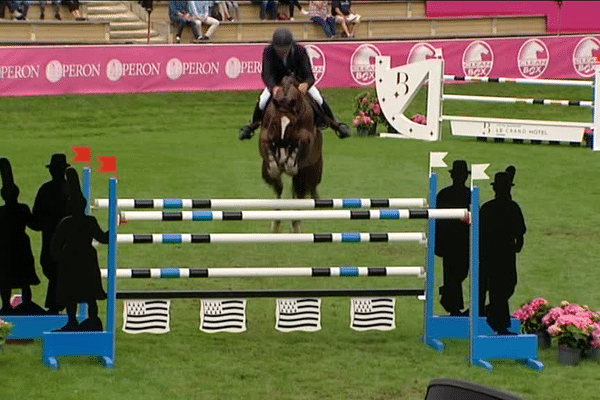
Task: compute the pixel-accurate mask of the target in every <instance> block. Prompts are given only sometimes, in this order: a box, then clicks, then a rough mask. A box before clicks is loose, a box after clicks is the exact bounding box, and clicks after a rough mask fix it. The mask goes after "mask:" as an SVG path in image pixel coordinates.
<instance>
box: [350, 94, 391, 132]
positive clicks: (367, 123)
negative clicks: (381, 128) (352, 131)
mask: <svg viewBox="0 0 600 400" xmlns="http://www.w3.org/2000/svg"><path fill="white" fill-rule="evenodd" d="M378 122H387V121H386V119H385V117H384V116H383V112H382V111H381V106H380V104H379V100H378V99H377V94H375V92H374V91H372V90H370V91H366V92H362V93H361V94H359V95H358V96H357V97H356V98H355V99H354V120H353V124H354V126H355V127H356V131H357V134H358V136H367V135H368V136H373V135H375V134H376V133H377V123H378Z"/></svg>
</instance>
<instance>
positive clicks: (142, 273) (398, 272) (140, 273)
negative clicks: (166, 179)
mask: <svg viewBox="0 0 600 400" xmlns="http://www.w3.org/2000/svg"><path fill="white" fill-rule="evenodd" d="M100 272H101V274H102V277H103V278H106V277H107V276H108V273H107V270H106V269H102V270H100ZM358 276H361V277H362V276H416V277H418V278H424V277H425V269H424V268H423V267H281V268H276V267H262V268H254V267H250V268H243V267H239V268H119V269H117V278H166V279H171V278H249V277H269V278H271V277H358Z"/></svg>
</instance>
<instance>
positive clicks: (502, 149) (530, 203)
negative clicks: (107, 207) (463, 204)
mask: <svg viewBox="0 0 600 400" xmlns="http://www.w3.org/2000/svg"><path fill="white" fill-rule="evenodd" d="M492 86H493V85H485V84H470V85H452V86H448V87H447V90H446V91H447V92H448V93H460V94H469V93H474V94H489V95H509V96H515V97H536V98H554V99H582V100H583V99H590V90H589V89H585V88H584V89H581V88H576V89H567V88H560V89H558V90H557V89H553V88H551V87H542V88H540V89H535V88H533V87H531V86H525V85H521V86H517V85H497V86H495V87H494V91H493V92H492V90H491V89H488V87H492ZM358 92H360V90H358V89H339V90H333V89H331V90H323V93H324V95H325V96H326V97H327V98H328V99H329V100H330V103H331V105H332V108H333V109H334V110H335V111H336V112H337V113H338V114H339V116H340V117H341V119H343V120H345V121H350V120H351V117H352V109H351V107H352V106H351V104H352V100H353V98H354V97H355V96H356V95H357V93H358ZM257 95H258V93H257V92H221V93H157V94H142V95H118V96H61V97H38V98H0V109H1V110H2V133H1V136H0V155H2V156H6V157H8V158H9V159H10V160H11V163H12V166H13V170H14V175H15V179H16V182H17V184H18V185H19V186H20V189H21V196H20V200H21V201H22V202H25V203H27V204H29V205H32V203H33V199H34V197H35V194H36V191H37V189H38V187H39V186H40V185H41V184H42V183H43V182H44V181H46V180H47V179H49V175H48V172H47V169H46V168H44V165H45V164H46V163H47V162H48V161H49V159H50V156H51V154H52V153H54V152H65V153H67V154H68V156H69V157H71V155H72V151H71V147H72V146H74V145H89V146H92V148H93V154H94V156H96V155H112V154H115V155H117V156H118V157H119V170H120V181H119V197H121V198H126V197H134V198H162V197H187V198H270V197H272V193H271V190H270V189H269V188H268V187H267V186H266V185H265V184H264V183H263V182H262V180H261V178H260V158H259V155H258V149H257V141H256V139H253V140H251V141H245V142H240V141H239V140H238V139H237V130H238V128H239V127H240V126H241V125H243V124H244V123H246V122H247V121H248V120H249V118H250V115H251V112H252V107H253V106H254V101H255V99H256V96H257ZM423 109H424V99H423V97H422V96H421V97H419V99H418V100H417V101H416V102H415V104H414V106H411V109H410V110H409V112H408V114H411V113H413V112H423ZM444 112H445V113H446V114H458V115H488V116H500V117H502V116H511V117H516V118H540V119H556V120H569V121H570V120H573V121H577V120H588V121H590V120H591V116H590V112H589V110H588V109H578V108H566V107H565V108H561V107H558V106H557V107H542V106H516V105H498V104H482V105H474V104H472V103H465V102H448V103H447V104H445V105H444ZM444 128H445V129H444V137H443V140H442V141H440V142H433V143H427V142H420V141H412V140H392V139H378V138H371V137H367V138H358V137H355V138H350V139H347V140H343V141H342V140H338V139H337V138H336V137H335V136H334V134H333V133H332V132H331V131H330V130H329V131H326V132H325V148H324V158H325V171H324V177H323V182H322V184H321V186H320V194H321V197H323V198H329V197H357V196H361V197H425V196H426V193H427V173H428V170H427V168H428V154H429V152H430V151H448V152H449V156H448V157H447V159H446V161H447V162H448V163H450V162H451V161H452V160H453V159H455V158H464V159H466V160H468V162H469V163H488V162H489V163H491V167H490V168H489V169H488V172H489V174H490V175H492V174H493V173H495V172H496V171H499V170H503V169H504V168H505V167H506V166H507V165H509V164H513V165H515V166H516V167H517V176H516V180H515V183H516V186H515V187H514V189H513V197H514V198H515V200H516V201H517V202H518V203H519V204H520V205H521V208H522V209H523V212H524V215H525V219H526V224H527V228H528V231H527V234H526V236H525V246H524V249H523V251H522V253H521V254H520V255H519V258H518V271H519V283H518V286H517V290H516V293H515V294H514V296H513V297H512V299H511V307H512V308H513V309H515V308H516V307H518V306H519V305H520V304H521V303H522V302H524V301H527V300H529V299H530V298H532V297H535V296H544V297H546V298H548V299H549V300H550V301H551V302H552V303H555V304H556V303H558V302H560V301H561V300H569V301H572V302H581V303H584V304H589V305H590V306H591V307H593V308H596V309H599V308H600V293H599V292H598V288H599V287H600V275H599V274H598V273H597V263H598V260H599V259H600V248H599V247H598V245H597V243H598V241H599V240H600V217H599V214H598V204H599V202H600V176H599V175H598V172H597V171H598V167H599V166H600V161H599V158H598V154H595V153H593V152H592V151H590V150H589V149H584V148H573V147H570V146H566V145H562V146H549V145H539V146H535V145H528V144H524V145H517V144H512V143H491V142H489V143H483V142H477V141H475V140H474V139H468V138H454V137H451V136H450V133H449V128H448V126H447V125H444ZM93 167H94V169H95V168H97V167H98V164H97V162H95V163H94V165H93ZM439 177H440V182H439V185H440V187H443V186H445V185H447V184H449V183H450V179H449V174H447V173H446V172H445V171H444V170H440V171H439ZM107 181H108V177H107V176H105V175H100V174H94V178H93V197H94V198H99V197H107ZM286 184H288V186H287V187H286V189H285V190H286V191H285V195H286V196H287V197H289V182H287V181H286ZM480 185H481V197H482V201H486V200H488V199H490V198H491V197H492V194H493V193H492V191H491V188H490V186H489V183H487V182H482V183H481V184H480ZM97 216H98V218H99V221H100V222H101V224H102V225H103V226H106V218H107V215H106V212H105V211H103V212H98V213H97ZM424 226H425V225H424V223H423V222H421V221H416V222H415V221H399V222H398V221H396V222H380V221H336V220H334V221H305V222H304V225H303V229H304V231H305V232H341V231H367V232H368V231H372V232H375V231H423V230H424V229H425V228H424ZM267 231H268V223H267V222H260V221H257V222H253V221H247V222H242V223H237V222H229V223H228V222H221V223H217V222H214V223H199V222H198V223H192V222H181V223H154V222H139V223H130V224H128V225H125V226H123V227H121V229H120V232H121V233H149V232H155V233H159V232H267ZM29 235H30V237H31V239H32V246H33V248H34V253H35V254H38V253H39V246H40V237H39V234H37V233H35V232H30V233H29ZM424 257H425V251H424V248H423V246H419V245H416V244H386V243H379V244H354V245H350V244H316V245H309V244H298V245H266V244H265V245H252V244H241V245H225V244H223V245H210V246H209V245H181V246H179V245H173V246H160V245H145V246H127V245H123V246H120V247H119V266H120V267H123V268H131V267H160V266H181V267H184V266H193V267H219V266H220V267H229V266H343V265H359V266H363V265H364V266H385V265H423V263H424ZM99 258H100V263H101V265H105V263H106V254H105V252H104V251H100V252H99ZM438 263H439V262H438ZM37 268H38V275H39V276H40V278H41V279H42V284H41V285H39V286H37V287H35V288H34V300H35V301H37V302H38V303H43V299H44V295H45V289H46V280H45V278H44V277H43V274H42V272H41V269H40V268H39V266H38V267H37ZM437 275H438V277H439V276H440V275H441V274H440V273H438V274H437ZM421 285H422V282H421V281H419V280H417V279H412V278H408V279H407V278H388V279H385V278H373V279H371V278H356V279H349V280H343V279H336V278H294V279H293V278H264V279H262V278H257V279H245V280H242V279H215V280H121V281H119V282H118V286H119V288H122V289H143V288H165V289H167V288H240V289H241V288H282V287H286V288H308V287H314V288H317V287H323V288H331V287H334V288H344V287H394V286H396V287H398V286H399V287H420V286H421ZM274 306H275V300H274V299H249V300H248V306H247V308H248V330H247V332H245V333H243V334H237V335H234V334H213V335H209V334H205V333H202V332H200V331H199V330H198V325H199V302H198V301H197V300H175V301H173V302H172V313H171V317H172V322H171V332H170V333H169V334H166V335H149V334H142V335H128V334H125V333H123V332H121V331H118V333H117V355H116V367H115V368H114V369H106V368H104V367H102V366H101V365H100V364H98V363H97V362H96V361H95V360H94V359H93V358H75V357H62V358H61V359H60V370H59V371H52V370H49V369H48V368H46V367H45V366H44V365H43V364H42V362H41V343H40V342H35V343H32V344H27V345H8V346H6V347H5V349H4V352H3V353H0V371H2V372H1V373H2V379H1V380H0V399H17V398H20V397H23V395H27V396H28V397H30V398H35V399H55V398H61V399H65V400H67V399H82V398H84V399H94V400H95V399H122V398H127V399H144V400H151V399H165V398H172V399H203V400H204V399H261V400H262V399H298V400H299V399H422V398H424V394H425V390H426V387H427V383H428V382H429V380H430V379H431V378H434V377H454V378H462V379H467V380H471V381H475V382H479V383H481V384H484V385H489V386H493V387H496V388H499V389H504V390H508V391H514V392H517V393H520V394H522V395H524V396H525V397H526V398H530V399H536V400H537V399H539V400H541V399H544V400H549V399H566V398H567V399H592V398H594V396H595V393H596V391H597V389H594V388H597V387H598V385H599V384H600V375H599V374H598V367H599V365H598V363H596V362H591V361H586V362H583V363H581V364H580V365H579V366H577V367H564V366H561V365H559V364H558V361H557V356H556V347H555V346H554V347H553V348H552V349H549V350H542V351H540V360H541V361H542V362H543V363H544V364H545V366H546V369H545V370H544V371H543V372H535V371H533V370H531V369H528V368H526V367H524V366H521V365H519V364H517V363H514V362H511V361H498V362H494V366H495V369H494V371H493V372H491V373H490V372H488V371H486V370H484V369H481V368H477V367H471V366H469V364H468V361H467V354H468V345H467V343H466V342H465V341H455V342H449V343H447V350H446V351H445V352H444V353H443V354H438V353H436V352H435V351H433V350H431V349H430V348H428V347H426V346H425V345H423V344H422V343H421V342H420V336H421V334H422V323H423V321H422V319H423V318H422V315H423V303H422V302H420V301H418V300H415V299H414V298H398V301H397V314H398V315H397V319H396V322H397V326H398V327H397V329H396V330H394V331H391V332H355V331H353V330H351V329H350V328H349V322H350V312H349V300H348V299H347V298H339V299H335V298H325V299H323V305H322V324H323V329H322V330H321V331H320V332H317V333H313V334H307V333H287V334H284V333H280V332H277V331H276V330H275V329H274V324H275V311H274ZM103 307H104V303H101V308H103ZM121 310H122V305H121V302H119V309H118V313H117V314H118V316H117V319H118V321H117V324H118V325H117V326H118V328H119V329H120V327H121V324H122V319H121V315H120V314H121ZM436 312H438V313H441V312H442V310H441V307H439V305H438V304H437V300H436Z"/></svg>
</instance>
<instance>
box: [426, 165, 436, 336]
mask: <svg viewBox="0 0 600 400" xmlns="http://www.w3.org/2000/svg"><path fill="white" fill-rule="evenodd" d="M436 195H437V174H436V173H435V172H432V173H431V175H430V176H429V204H430V207H432V208H435V207H436ZM427 235H428V238H429V241H428V242H427V260H426V261H427V262H426V266H427V269H426V274H427V284H426V289H425V318H423V325H424V327H423V330H424V339H425V340H426V342H425V344H428V345H431V344H430V343H427V340H428V338H429V333H430V332H429V318H432V317H433V298H434V292H435V252H434V250H435V221H434V220H431V219H430V220H429V221H428V224H427Z"/></svg>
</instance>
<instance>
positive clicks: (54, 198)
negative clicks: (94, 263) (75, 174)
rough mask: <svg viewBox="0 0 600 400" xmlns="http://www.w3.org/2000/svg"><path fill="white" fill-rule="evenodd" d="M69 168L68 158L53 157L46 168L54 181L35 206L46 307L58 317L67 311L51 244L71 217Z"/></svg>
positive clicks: (42, 188) (44, 187) (43, 188)
mask: <svg viewBox="0 0 600 400" xmlns="http://www.w3.org/2000/svg"><path fill="white" fill-rule="evenodd" d="M69 166H70V164H68V163H67V157H66V156H65V155H64V154H53V155H52V158H51V159H50V164H47V165H46V167H47V168H48V170H49V172H50V175H51V176H52V179H51V180H50V181H48V182H46V183H44V184H43V185H42V186H40V188H39V190H38V192H37V195H36V197H35V202H34V204H33V221H34V225H35V228H36V230H41V231H42V252H41V255H40V264H41V265H42V271H43V273H44V275H45V276H46V278H48V290H47V291H46V303H45V306H46V308H47V309H48V313H49V314H58V313H59V312H60V311H62V310H63V309H64V307H59V306H58V305H57V304H56V280H57V275H58V265H57V264H56V262H55V261H54V258H53V257H52V254H51V252H50V242H51V241H52V236H54V231H55V230H56V227H57V226H58V223H59V222H60V220H61V219H63V218H64V217H66V216H67V215H69V208H68V204H67V199H68V197H69V192H68V190H67V180H66V179H65V171H66V169H67V167H69Z"/></svg>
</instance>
